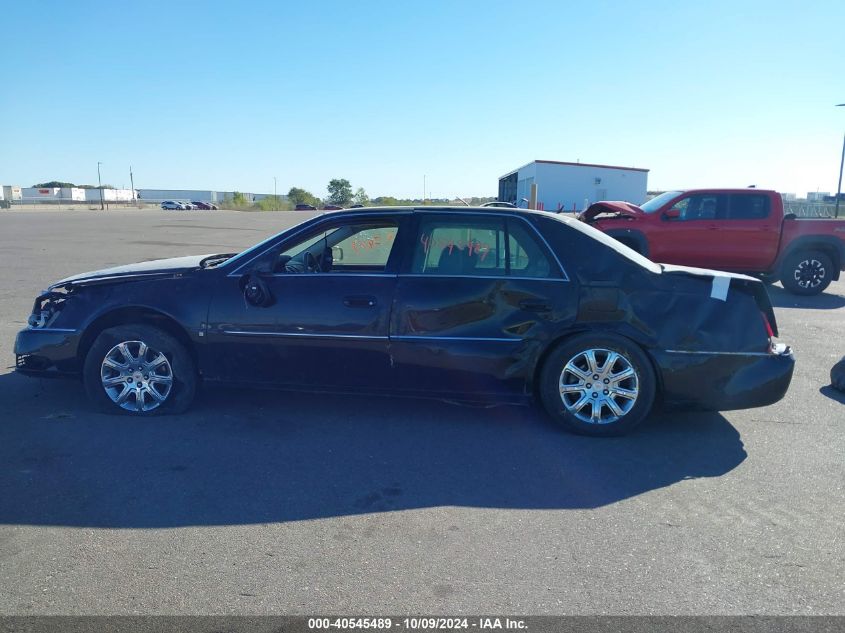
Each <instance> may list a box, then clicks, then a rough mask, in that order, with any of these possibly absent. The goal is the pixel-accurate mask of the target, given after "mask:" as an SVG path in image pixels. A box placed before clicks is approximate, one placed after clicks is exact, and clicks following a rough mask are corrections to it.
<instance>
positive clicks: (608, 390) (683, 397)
mask: <svg viewBox="0 0 845 633" xmlns="http://www.w3.org/2000/svg"><path fill="white" fill-rule="evenodd" d="M776 335H777V324H776V322H775V316H774V313H773V310H772V306H771V303H770V302H769V298H768V295H767V293H766V289H765V287H764V286H763V284H762V283H761V282H760V281H759V280H757V279H754V278H751V277H747V276H744V275H734V274H728V273H721V272H716V271H711V270H702V269H691V268H684V267H680V266H662V265H658V264H654V263H652V262H650V261H648V260H647V259H645V258H643V257H641V256H640V255H638V254H637V253H635V252H634V251H632V250H630V249H628V248H627V247H625V246H623V245H621V244H620V243H618V242H616V241H615V240H613V239H611V238H609V237H607V236H606V235H604V234H602V233H600V232H599V231H596V230H594V229H592V228H591V227H589V226H587V225H585V224H583V223H581V222H577V221H574V220H570V219H568V218H566V217H562V216H558V215H551V214H544V213H540V212H532V211H525V210H518V209H494V208H434V207H425V208H395V207H394V208H383V209H374V208H371V209H355V210H347V211H338V212H333V213H325V214H323V215H321V216H318V217H316V218H313V219H311V220H308V221H306V222H304V223H302V224H300V225H298V226H296V227H294V228H292V229H290V230H287V231H285V232H283V233H280V234H278V235H275V236H273V237H271V238H269V239H268V240H266V241H264V242H262V243H260V244H258V245H257V246H255V247H253V248H251V249H249V250H246V251H244V252H242V253H240V254H236V255H232V254H221V255H206V256H197V257H182V258H176V259H166V260H159V261H153V262H144V263H140V264H132V265H128V266H119V267H116V268H110V269H107V270H101V271H96V272H92V273H85V274H81V275H77V276H74V277H69V278H67V279H64V280H62V281H59V282H58V283H56V284H54V285H53V286H51V287H50V288H49V289H48V290H47V291H46V292H45V293H44V294H42V295H41V296H39V297H38V298H37V299H36V301H35V305H34V307H33V311H32V314H31V316H30V318H29V326H28V327H27V328H26V329H24V330H23V331H21V332H20V333H19V334H18V337H17V341H16V344H15V354H16V357H17V370H18V371H20V372H22V373H25V374H30V375H37V376H45V375H47V376H48V375H65V376H76V377H81V378H82V380H83V382H84V384H85V388H86V390H87V392H88V394H89V396H90V398H91V399H92V400H93V401H94V402H95V403H96V404H97V405H99V406H100V407H102V408H104V409H105V410H107V411H111V412H114V413H126V414H132V415H152V414H158V413H167V412H169V413H177V412H180V411H183V410H185V409H186V408H187V407H188V406H189V405H190V403H191V401H192V400H193V399H194V397H195V393H196V391H197V389H198V388H199V387H200V385H201V384H203V385H207V384H212V383H228V384H239V385H243V386H247V387H256V386H261V387H264V386H274V387H280V388H285V389H295V390H308V391H315V392H319V391H343V392H354V393H362V392H366V393H377V392H380V393H388V394H401V395H408V396H422V397H434V398H443V399H449V400H463V401H490V400H495V401H500V402H511V403H514V402H517V403H525V402H528V401H530V400H532V399H537V400H539V401H540V402H542V404H543V405H544V407H545V409H546V410H547V411H548V413H549V414H550V416H551V417H552V418H553V419H554V420H556V421H558V422H560V423H561V424H563V425H564V426H565V427H567V428H568V429H570V430H573V431H575V432H580V433H585V434H591V435H613V434H619V433H623V432H626V431H628V430H630V429H632V428H633V427H635V426H636V425H637V424H639V423H640V422H641V421H642V420H643V419H645V418H646V416H647V415H648V413H649V411H650V410H651V409H652V406H653V404H654V402H655V401H656V399H658V398H659V399H660V400H661V401H664V402H668V403H673V404H681V405H686V406H695V407H698V408H707V409H738V408H748V407H757V406H763V405H767V404H770V403H773V402H776V401H777V400H779V399H780V398H781V397H783V395H784V393H785V392H786V390H787V388H788V386H789V383H790V380H791V377H792V370H793V364H794V361H793V357H792V354H791V352H790V351H789V348H787V347H786V346H785V345H782V344H777V343H775V342H773V338H774V337H775V336H776Z"/></svg>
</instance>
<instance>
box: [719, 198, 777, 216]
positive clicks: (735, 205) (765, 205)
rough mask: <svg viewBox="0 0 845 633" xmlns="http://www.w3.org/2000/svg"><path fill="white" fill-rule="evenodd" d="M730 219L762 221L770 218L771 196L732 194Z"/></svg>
mask: <svg viewBox="0 0 845 633" xmlns="http://www.w3.org/2000/svg"><path fill="white" fill-rule="evenodd" d="M728 217H729V218H730V219H731V220H762V219H763V218H767V217H769V196H764V195H760V194H747V193H735V194H731V206H730V213H729V214H728Z"/></svg>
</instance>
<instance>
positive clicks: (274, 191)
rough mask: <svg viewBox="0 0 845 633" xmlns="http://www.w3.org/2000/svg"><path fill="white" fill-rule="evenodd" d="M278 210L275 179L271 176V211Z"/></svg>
mask: <svg viewBox="0 0 845 633" xmlns="http://www.w3.org/2000/svg"><path fill="white" fill-rule="evenodd" d="M278 210H279V199H278V198H277V197H276V177H275V176H273V211H278Z"/></svg>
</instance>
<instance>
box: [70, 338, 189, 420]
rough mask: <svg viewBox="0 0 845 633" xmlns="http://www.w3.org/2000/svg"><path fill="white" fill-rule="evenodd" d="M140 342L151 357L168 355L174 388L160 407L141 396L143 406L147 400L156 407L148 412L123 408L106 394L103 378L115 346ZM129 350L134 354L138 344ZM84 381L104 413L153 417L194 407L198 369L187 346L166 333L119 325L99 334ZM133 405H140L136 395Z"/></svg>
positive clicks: (90, 394) (86, 364) (86, 366)
mask: <svg viewBox="0 0 845 633" xmlns="http://www.w3.org/2000/svg"><path fill="white" fill-rule="evenodd" d="M137 341H140V342H143V343H144V344H145V345H146V346H147V347H148V349H149V350H151V351H150V356H148V358H149V357H151V356H152V351H156V352H161V354H163V355H164V356H165V358H166V359H167V365H168V370H169V371H168V372H167V373H168V375H169V376H170V377H171V380H172V386H171V387H170V389H169V391H168V392H167V394H166V397H165V398H164V401H163V402H161V403H160V404H157V403H154V400H153V399H152V398H151V397H150V396H148V395H146V394H144V395H143V396H142V398H141V400H142V404H143V403H144V402H148V401H149V402H151V403H154V404H155V408H151V409H148V410H138V409H137V408H135V409H133V410H128V409H126V408H122V406H121V405H119V404H117V403H116V402H114V401H113V400H112V398H111V397H110V396H109V394H108V393H107V391H106V388H105V387H104V386H103V379H102V376H101V371H103V369H102V365H103V361H104V360H105V358H106V355H107V354H109V353H110V352H111V351H112V350H113V349H114V348H115V346H117V345H119V344H120V343H125V342H137ZM130 349H133V350H134V353H137V352H138V351H139V347H138V346H137V345H134V346H133V345H130ZM139 367H140V364H139ZM136 369H138V368H137V367H136ZM106 371H107V370H106ZM114 373H115V377H117V375H118V373H119V372H118V371H117V370H115V372H114ZM139 373H141V372H139ZM144 377H145V378H146V376H144ZM164 377H165V378H166V377H167V376H166V375H165V376H164ZM82 378H83V382H84V384H85V391H86V393H87V394H88V397H89V398H90V400H91V401H92V402H93V403H94V404H95V405H96V406H97V408H98V409H100V410H101V411H103V412H104V413H112V414H116V413H119V414H123V415H135V416H150V415H167V414H176V413H182V412H184V411H185V410H186V409H187V408H188V407H189V406H190V405H191V402H192V401H193V399H194V394H195V393H196V389H197V370H196V366H195V365H194V361H193V359H192V358H191V355H190V354H189V353H188V351H187V350H186V349H185V347H184V346H183V345H182V344H181V343H180V342H179V341H178V340H176V339H175V338H174V337H173V336H171V335H170V334H168V333H167V332H164V331H162V330H160V329H158V328H156V327H153V326H151V325H145V324H142V323H138V324H127V325H119V326H116V327H112V328H108V329H106V330H103V331H102V332H100V334H99V335H98V336H97V338H96V339H95V341H94V344H93V345H91V349H89V350H88V354H87V356H86V357H85V364H84V366H83V370H82ZM128 380H129V379H128V378H127V381H128ZM151 382H152V381H151ZM145 384H146V383H145ZM115 389H116V388H115ZM160 389H161V387H157V388H156V391H157V392H158V391H159V390H160ZM147 393H149V390H147ZM130 402H137V397H136V396H135V394H130ZM150 406H153V405H150Z"/></svg>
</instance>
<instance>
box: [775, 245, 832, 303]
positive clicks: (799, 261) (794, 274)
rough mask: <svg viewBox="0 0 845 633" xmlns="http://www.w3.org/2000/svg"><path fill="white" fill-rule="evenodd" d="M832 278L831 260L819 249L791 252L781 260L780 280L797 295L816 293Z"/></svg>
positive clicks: (828, 283)
mask: <svg viewBox="0 0 845 633" xmlns="http://www.w3.org/2000/svg"><path fill="white" fill-rule="evenodd" d="M832 279H833V262H832V261H831V260H830V257H828V256H827V255H825V254H824V253H822V252H821V251H802V252H800V253H793V254H792V255H790V256H789V257H787V258H786V260H785V261H784V262H783V268H782V269H781V275H780V280H781V282H782V283H783V287H784V288H786V289H787V290H789V291H790V292H792V293H794V294H797V295H817V294H819V293H820V292H823V291H824V289H825V288H827V287H828V286H829V285H830V282H831V280H832Z"/></svg>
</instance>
